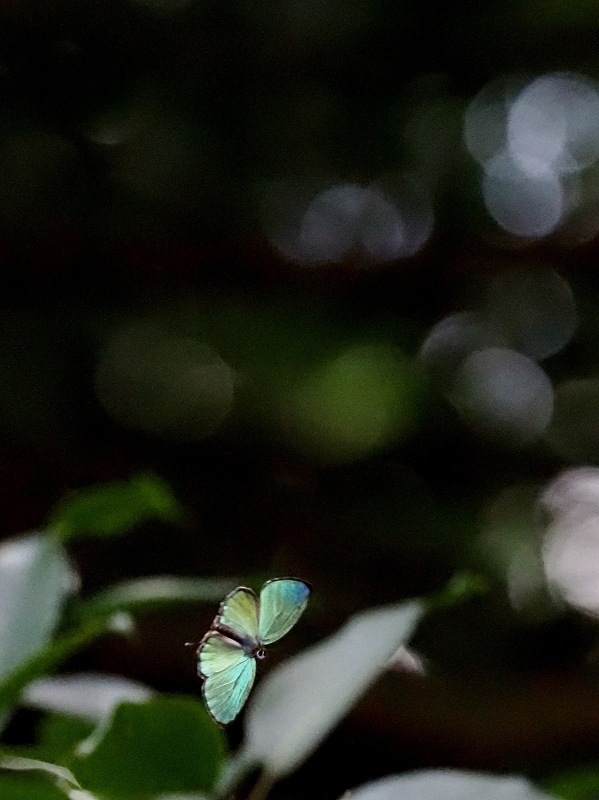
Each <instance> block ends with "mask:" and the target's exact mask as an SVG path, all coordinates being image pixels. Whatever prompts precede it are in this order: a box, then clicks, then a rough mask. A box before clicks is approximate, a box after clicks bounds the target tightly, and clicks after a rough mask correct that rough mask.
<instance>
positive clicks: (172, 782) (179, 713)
mask: <svg viewBox="0 0 599 800" xmlns="http://www.w3.org/2000/svg"><path fill="white" fill-rule="evenodd" d="M224 752H225V750H224V737H223V733H222V731H221V730H220V728H218V727H217V726H216V725H214V723H213V722H212V720H211V719H210V717H209V716H208V714H207V712H206V711H205V710H204V707H203V705H202V704H201V703H199V702H198V701H196V700H193V699H191V698H185V697H164V696H161V697H156V698H154V699H152V700H149V701H148V702H146V703H141V704H136V703H123V704H122V705H120V706H118V707H117V708H116V710H115V712H114V714H113V715H112V717H111V718H110V720H108V721H107V724H106V725H104V726H101V727H100V729H98V730H97V732H95V733H94V734H92V736H91V737H90V738H89V739H88V740H86V741H85V742H83V743H82V744H81V745H80V747H79V748H78V750H77V755H76V756H75V758H74V759H73V761H72V764H71V766H72V769H73V772H74V773H75V775H76V776H77V778H78V779H79V780H80V781H81V783H82V784H83V785H85V786H86V787H89V788H90V789H91V790H92V791H94V792H98V793H99V794H101V795H102V796H103V797H106V798H111V799H112V798H114V799H115V800H121V798H123V800H124V799H125V798H126V799H127V800H131V799H132V798H146V797H150V796H153V795H157V794H169V793H170V794H173V793H190V792H209V791H210V790H211V789H212V787H213V785H214V782H215V779H216V776H217V774H218V771H219V769H220V766H221V762H222V760H223V757H224Z"/></svg>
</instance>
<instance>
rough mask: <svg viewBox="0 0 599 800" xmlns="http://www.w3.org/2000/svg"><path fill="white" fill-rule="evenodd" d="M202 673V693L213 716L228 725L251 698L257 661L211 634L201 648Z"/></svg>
mask: <svg viewBox="0 0 599 800" xmlns="http://www.w3.org/2000/svg"><path fill="white" fill-rule="evenodd" d="M198 674H199V675H200V677H202V678H204V685H203V686H202V694H203V695H204V700H205V702H206V707H207V709H208V711H209V713H210V715H211V716H212V718H213V719H214V720H215V721H216V722H218V723H219V725H228V723H229V722H232V721H233V720H234V719H235V717H236V716H237V715H238V714H239V712H240V711H241V709H242V708H243V705H244V703H245V701H246V700H247V698H248V695H249V693H250V690H251V688H252V685H253V683H254V678H255V676H256V661H255V659H254V658H252V657H251V656H249V655H247V653H246V652H245V650H244V649H243V647H241V646H240V645H239V644H237V642H234V641H233V640H231V639H227V637H225V636H223V635H222V634H220V633H217V632H216V631H210V632H209V633H207V634H206V636H204V638H203V640H202V642H201V643H200V646H199V647H198Z"/></svg>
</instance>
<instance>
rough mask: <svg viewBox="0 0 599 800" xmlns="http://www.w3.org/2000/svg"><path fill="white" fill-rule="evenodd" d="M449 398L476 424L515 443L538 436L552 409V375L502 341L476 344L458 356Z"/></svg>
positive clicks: (494, 435) (496, 435)
mask: <svg viewBox="0 0 599 800" xmlns="http://www.w3.org/2000/svg"><path fill="white" fill-rule="evenodd" d="M452 399H453V402H454V404H455V405H456V407H457V408H458V409H459V410H460V411H461V412H462V414H463V415H464V416H465V418H466V419H467V420H468V421H470V422H471V423H472V424H473V425H474V426H475V427H476V428H477V429H480V430H481V431H483V432H484V433H486V434H487V435H490V436H492V437H493V438H497V439H498V440H503V441H506V442H511V443H514V444H519V443H522V444H523V443H526V442H530V441H532V440H534V439H536V438H537V437H539V436H540V435H541V434H542V433H543V431H544V430H545V428H546V427H547V425H548V424H549V420H550V419H551V414H552V410H553V389H552V386H551V381H550V380H549V378H548V377H547V375H546V374H545V372H544V371H543V370H542V369H541V367H539V366H538V364H536V363H535V362H534V361H533V360H532V359H530V358H528V357H527V356H525V355H522V353H516V352H514V351H513V350H508V349H506V348H502V347H491V348H488V349H486V350H479V351H477V352H475V353H472V355H470V356H468V358H466V359H465V360H464V361H463V362H462V364H461V366H460V369H459V371H458V373H457V376H456V379H455V383H454V387H453V391H452Z"/></svg>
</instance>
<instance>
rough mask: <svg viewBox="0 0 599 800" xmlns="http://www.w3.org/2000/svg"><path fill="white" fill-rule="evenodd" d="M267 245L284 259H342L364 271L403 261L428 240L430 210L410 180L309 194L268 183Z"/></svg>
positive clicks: (315, 262) (338, 186)
mask: <svg viewBox="0 0 599 800" xmlns="http://www.w3.org/2000/svg"><path fill="white" fill-rule="evenodd" d="M263 223H264V227H265V232H266V235H267V236H268V239H269V241H270V243H271V245H272V246H273V247H274V248H275V249H276V250H278V251H279V252H280V253H281V254H282V255H283V256H284V257H285V258H286V259H287V260H289V261H292V262H295V263H299V264H303V265H305V266H316V265H320V264H327V263H340V262H343V261H346V260H350V261H352V263H354V264H357V265H358V266H365V267H367V266H369V265H372V264H381V263H386V262H389V261H395V260H398V259H402V258H409V257H410V256H412V255H414V254H415V253H417V252H418V251H419V250H420V249H421V248H422V247H423V246H424V244H425V243H426V241H427V240H428V238H429V237H430V235H431V233H432V229H433V223H434V218H433V211H432V205H431V202H430V199H429V197H428V193H427V191H426V189H425V188H424V186H422V185H421V184H420V183H419V182H418V181H417V180H416V179H415V178H411V177H403V178H401V179H398V180H394V181H392V182H391V184H390V186H389V187H387V186H385V187H384V188H383V187H382V186H378V185H375V184H373V185H372V186H368V187H364V186H360V185H359V184H357V183H339V184H335V185H333V186H330V187H328V188H326V189H323V190H321V191H319V192H315V193H314V192H312V193H310V192H309V191H308V190H307V188H306V187H304V186H302V185H301V184H300V185H298V187H297V188H294V187H293V186H291V185H279V184H273V185H271V186H269V187H268V188H267V190H266V191H265V192H264V197H263Z"/></svg>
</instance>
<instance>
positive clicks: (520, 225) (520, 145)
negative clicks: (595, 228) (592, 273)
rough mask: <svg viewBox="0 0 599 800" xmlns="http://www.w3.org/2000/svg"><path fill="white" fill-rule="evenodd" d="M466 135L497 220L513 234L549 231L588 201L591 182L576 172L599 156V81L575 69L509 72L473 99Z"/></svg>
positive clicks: (536, 235) (545, 233) (542, 234)
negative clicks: (529, 75)
mask: <svg viewBox="0 0 599 800" xmlns="http://www.w3.org/2000/svg"><path fill="white" fill-rule="evenodd" d="M464 139H465V143H466V146H467V148H468V150H469V152H470V154H471V155H472V156H473V158H475V159H476V160H477V161H478V162H479V164H480V165H481V167H482V169H483V179H482V192H483V198H484V202H485V205H486V208H487V211H488V212H489V214H490V215H491V216H492V217H493V219H494V220H495V222H497V224H498V225H499V226H500V227H501V228H503V229H504V230H505V231H507V232H508V233H509V234H513V235H514V236H518V237H523V238H530V239H540V238H544V237H546V236H549V235H550V234H552V233H554V232H555V231H556V230H558V228H559V227H560V226H561V225H563V224H564V223H567V222H568V220H569V218H570V217H572V216H574V217H575V216H576V210H577V208H578V207H579V206H581V207H583V208H584V206H585V205H586V204H587V203H588V200H587V197H588V195H589V193H590V192H591V191H592V189H591V187H590V186H588V185H587V186H584V185H583V186H581V185H580V183H578V182H577V180H576V178H577V176H578V175H579V174H580V173H582V172H583V171H584V170H586V169H588V168H589V167H592V166H593V164H595V162H596V161H597V159H598V158H599V85H597V84H596V83H595V82H594V81H592V80H591V79H590V78H588V77H586V76H584V75H578V74H575V73H559V72H558V73H550V74H547V75H542V76H540V77H538V78H536V79H534V80H532V81H529V82H527V81H525V79H524V78H523V77H522V76H503V77H501V78H498V79H496V80H494V81H491V82H490V83H489V84H488V85H487V86H485V87H484V88H483V89H482V90H481V91H480V92H479V94H478V95H477V96H476V97H475V98H474V99H473V100H472V101H471V103H470V105H469V106H468V108H467V110H466V113H465V116H464ZM585 195H586V196H587V197H585ZM584 217H585V218H586V219H588V217H589V211H588V209H587V211H586V215H584ZM582 224H583V223H582V221H581V222H579V223H578V225H579V227H580V226H581V225H582ZM587 224H590V222H587ZM578 237H579V240H582V239H584V232H582V231H581V232H580V233H579V234H578Z"/></svg>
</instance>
